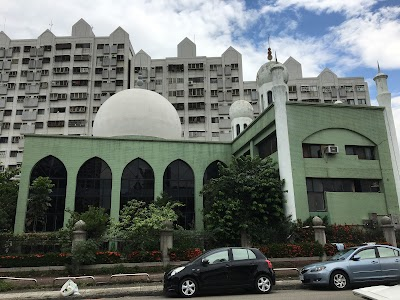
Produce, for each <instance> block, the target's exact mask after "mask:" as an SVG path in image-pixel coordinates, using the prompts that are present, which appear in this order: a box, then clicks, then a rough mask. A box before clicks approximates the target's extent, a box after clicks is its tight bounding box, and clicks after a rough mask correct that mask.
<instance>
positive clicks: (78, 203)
mask: <svg viewBox="0 0 400 300" xmlns="http://www.w3.org/2000/svg"><path fill="white" fill-rule="evenodd" d="M111 179H112V176H111V169H110V167H109V166H108V164H107V163H106V162H105V161H103V160H102V159H100V158H98V157H93V158H91V159H89V160H87V161H86V162H85V163H84V164H83V165H82V166H81V168H80V169H79V172H78V176H77V178H76V191H75V211H77V212H84V211H86V210H87V209H88V206H89V205H90V206H95V207H103V208H105V209H106V210H108V211H109V210H110V208H111V187H112V181H111Z"/></svg>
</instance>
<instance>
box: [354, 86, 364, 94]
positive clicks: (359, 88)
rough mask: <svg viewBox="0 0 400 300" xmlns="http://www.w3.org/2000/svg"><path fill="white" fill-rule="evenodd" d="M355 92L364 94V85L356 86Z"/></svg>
mask: <svg viewBox="0 0 400 300" xmlns="http://www.w3.org/2000/svg"><path fill="white" fill-rule="evenodd" d="M356 91H357V92H365V86H364V85H356Z"/></svg>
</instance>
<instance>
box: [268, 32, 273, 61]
mask: <svg viewBox="0 0 400 300" xmlns="http://www.w3.org/2000/svg"><path fill="white" fill-rule="evenodd" d="M267 58H268V60H269V61H271V60H272V51H271V45H270V43H269V35H268V57H267Z"/></svg>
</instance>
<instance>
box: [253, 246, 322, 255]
mask: <svg viewBox="0 0 400 300" xmlns="http://www.w3.org/2000/svg"><path fill="white" fill-rule="evenodd" d="M259 248H260V250H261V252H263V253H264V254H265V255H266V256H267V257H270V258H271V257H275V258H277V257H312V256H322V255H323V254H324V248H323V247H322V245H321V244H319V243H317V242H311V243H309V242H306V243H298V244H269V245H268V246H261V247H259Z"/></svg>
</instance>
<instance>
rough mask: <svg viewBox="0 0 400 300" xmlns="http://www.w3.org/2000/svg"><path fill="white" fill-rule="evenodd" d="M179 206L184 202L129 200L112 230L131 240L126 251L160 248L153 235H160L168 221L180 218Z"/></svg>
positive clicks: (126, 245)
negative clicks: (176, 210) (148, 202)
mask: <svg viewBox="0 0 400 300" xmlns="http://www.w3.org/2000/svg"><path fill="white" fill-rule="evenodd" d="M179 206H182V204H180V203H178V202H169V201H165V202H163V201H156V202H155V203H150V204H149V205H147V204H146V203H145V202H143V201H138V200H131V201H128V203H127V204H126V205H124V207H123V208H122V210H121V213H120V220H119V222H118V223H115V224H113V227H112V230H111V232H112V233H113V235H114V236H118V237H119V238H123V239H126V240H131V241H130V242H128V243H125V247H124V251H125V252H131V251H132V250H145V249H154V248H158V247H156V246H158V241H157V243H156V245H155V243H154V238H153V237H154V236H157V237H158V236H159V231H160V230H161V229H164V228H166V226H167V223H170V222H174V221H176V220H177V219H178V215H177V213H176V212H175V211H174V209H175V208H177V207H179Z"/></svg>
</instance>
